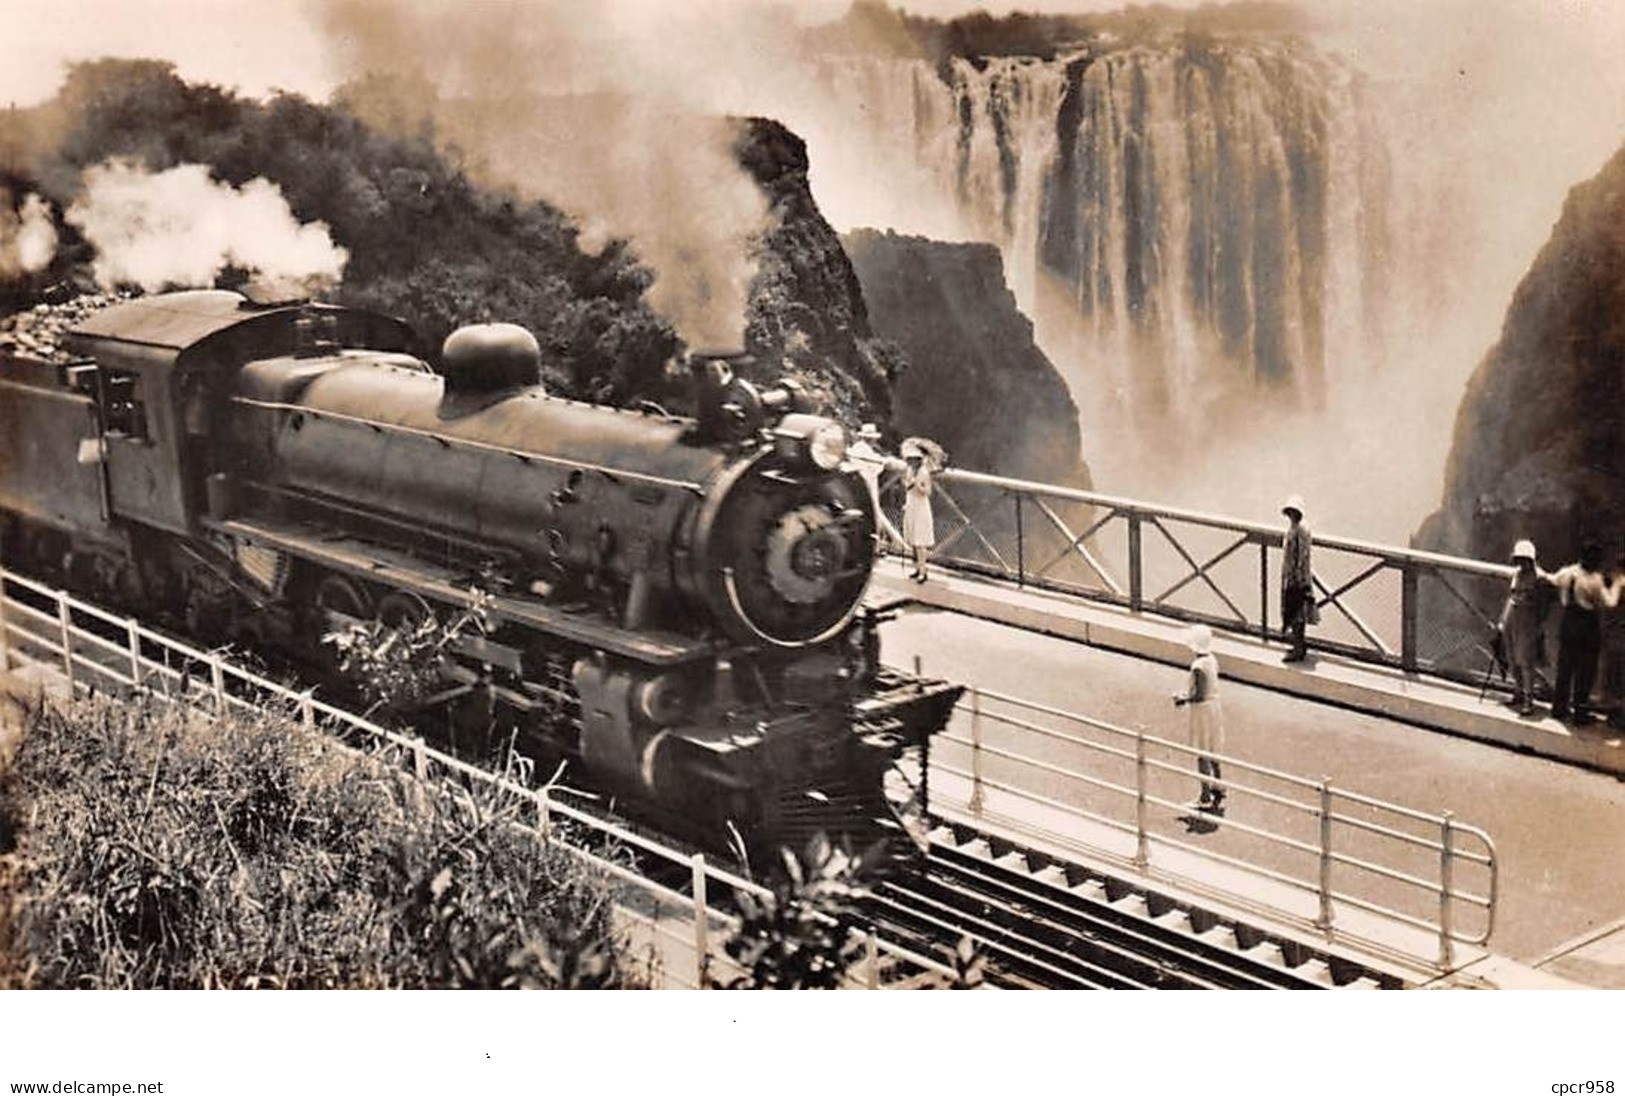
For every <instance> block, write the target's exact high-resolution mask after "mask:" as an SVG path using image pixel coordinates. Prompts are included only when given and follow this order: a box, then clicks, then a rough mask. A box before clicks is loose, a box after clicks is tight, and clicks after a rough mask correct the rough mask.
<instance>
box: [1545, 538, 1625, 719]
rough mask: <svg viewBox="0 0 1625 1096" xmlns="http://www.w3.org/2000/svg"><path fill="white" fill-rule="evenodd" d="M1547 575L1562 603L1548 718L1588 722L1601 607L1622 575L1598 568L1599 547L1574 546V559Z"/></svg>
mask: <svg viewBox="0 0 1625 1096" xmlns="http://www.w3.org/2000/svg"><path fill="white" fill-rule="evenodd" d="M1548 581H1550V582H1551V584H1552V585H1553V586H1555V587H1557V591H1558V596H1559V597H1560V598H1561V600H1562V603H1563V618H1562V622H1561V624H1560V626H1559V628H1558V633H1557V635H1558V647H1557V679H1556V681H1555V682H1554V683H1553V687H1552V718H1554V719H1560V720H1571V719H1572V721H1573V722H1574V723H1590V722H1591V721H1592V716H1591V713H1590V711H1589V710H1588V709H1589V706H1590V703H1591V686H1592V685H1593V684H1594V683H1595V681H1596V679H1597V655H1598V654H1599V653H1600V651H1601V649H1602V611H1603V610H1604V609H1615V608H1618V607H1619V594H1620V586H1621V583H1622V581H1625V580H1622V579H1621V577H1620V576H1618V575H1615V576H1614V577H1612V578H1609V577H1608V576H1607V575H1604V574H1603V573H1602V549H1601V547H1599V546H1598V545H1597V544H1596V543H1595V542H1592V541H1587V542H1586V543H1584V544H1582V545H1581V546H1580V559H1579V561H1578V562H1576V563H1571V564H1569V565H1568V566H1567V567H1562V568H1559V569H1558V570H1557V571H1556V572H1555V573H1553V574H1552V575H1551V576H1550V578H1549V579H1548Z"/></svg>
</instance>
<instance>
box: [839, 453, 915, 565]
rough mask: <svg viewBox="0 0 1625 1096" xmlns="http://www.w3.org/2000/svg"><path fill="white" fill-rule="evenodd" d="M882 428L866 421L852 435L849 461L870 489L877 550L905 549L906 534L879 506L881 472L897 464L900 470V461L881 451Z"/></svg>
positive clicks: (848, 455)
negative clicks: (904, 539) (873, 509)
mask: <svg viewBox="0 0 1625 1096" xmlns="http://www.w3.org/2000/svg"><path fill="white" fill-rule="evenodd" d="M879 446H880V428H879V427H878V426H876V425H875V424H874V423H872V422H866V423H864V424H863V425H862V426H860V427H859V428H858V431H857V433H856V434H855V435H854V436H853V441H852V444H850V445H848V446H847V447H846V455H847V460H848V461H849V462H850V463H851V465H852V467H853V468H854V469H855V470H856V471H857V473H858V475H860V476H862V477H863V482H864V483H865V484H866V485H868V488H869V500H870V502H872V503H873V504H874V508H875V532H876V537H877V541H878V543H877V545H876V547H877V548H878V549H881V550H884V549H885V548H888V547H895V548H901V547H903V534H902V532H901V531H900V530H899V529H898V528H897V526H896V525H894V524H892V520H891V518H889V517H887V516H886V511H885V510H884V509H882V508H881V505H880V476H881V473H883V472H886V471H888V470H891V469H892V465H893V464H894V463H897V464H898V468H897V469H896V470H898V471H901V464H900V462H894V460H893V458H891V457H888V456H887V455H886V454H885V453H883V452H882V451H881V450H880V448H879Z"/></svg>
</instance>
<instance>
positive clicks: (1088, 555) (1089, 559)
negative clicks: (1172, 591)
mask: <svg viewBox="0 0 1625 1096" xmlns="http://www.w3.org/2000/svg"><path fill="white" fill-rule="evenodd" d="M1032 501H1033V504H1034V505H1036V506H1037V507H1038V510H1039V512H1040V513H1042V514H1043V515H1044V516H1045V517H1046V518H1048V519H1049V520H1050V523H1051V524H1052V525H1054V526H1055V528H1057V529H1059V530H1060V531H1061V535H1062V536H1064V537H1066V538H1067V540H1068V541H1069V542H1070V543H1068V544H1067V546H1066V547H1065V548H1062V549H1061V550H1060V552H1058V553H1056V556H1055V558H1054V559H1052V560H1050V561H1049V562H1048V563H1046V564H1044V566H1042V567H1040V568H1039V569H1038V570H1037V571H1034V572H1033V574H1034V575H1035V576H1037V577H1039V578H1042V577H1043V576H1044V575H1046V574H1048V573H1049V570H1050V568H1051V567H1054V566H1055V565H1056V564H1057V563H1059V562H1061V561H1062V560H1063V559H1065V558H1066V557H1067V556H1069V555H1071V554H1072V552H1074V551H1076V552H1077V553H1078V555H1080V556H1082V557H1083V562H1084V563H1086V564H1087V565H1088V566H1089V569H1090V570H1091V571H1093V572H1094V573H1095V574H1096V575H1098V576H1099V577H1100V581H1101V582H1104V583H1105V584H1106V588H1107V589H1108V590H1110V591H1111V592H1112V593H1114V594H1116V595H1117V596H1118V597H1122V596H1123V588H1122V587H1121V586H1119V585H1118V584H1117V581H1116V580H1115V579H1113V578H1112V576H1111V575H1110V574H1109V573H1107V571H1106V567H1105V565H1104V564H1102V563H1101V562H1100V561H1099V560H1097V559H1096V558H1095V555H1094V553H1093V552H1091V551H1089V549H1087V548H1085V547H1084V546H1083V542H1084V541H1086V540H1088V539H1089V538H1090V537H1092V536H1094V535H1095V534H1096V533H1097V532H1099V531H1100V529H1101V528H1102V527H1103V526H1104V525H1105V524H1106V523H1107V522H1109V521H1111V520H1112V519H1113V518H1115V517H1117V516H1118V514H1119V513H1120V511H1118V510H1107V511H1106V516H1105V517H1103V518H1100V519H1099V520H1098V521H1096V522H1094V523H1093V524H1092V525H1090V526H1089V528H1087V529H1085V530H1084V531H1083V532H1082V533H1078V534H1074V533H1073V532H1072V529H1071V528H1070V527H1069V526H1068V525H1067V523H1066V522H1065V521H1064V520H1062V518H1061V515H1059V514H1057V513H1056V512H1055V511H1054V510H1052V509H1051V508H1050V507H1049V505H1048V504H1047V503H1045V502H1044V500H1043V499H1041V498H1039V497H1038V496H1037V495H1034V496H1032Z"/></svg>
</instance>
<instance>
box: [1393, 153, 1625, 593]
mask: <svg viewBox="0 0 1625 1096" xmlns="http://www.w3.org/2000/svg"><path fill="white" fill-rule="evenodd" d="M1622 437H1625V148H1622V149H1621V150H1620V151H1619V152H1618V153H1617V154H1616V155H1615V156H1614V157H1613V158H1612V159H1611V160H1610V161H1609V162H1608V163H1607V165H1606V166H1605V167H1604V168H1603V170H1602V171H1601V172H1600V173H1598V174H1597V175H1596V176H1595V177H1594V178H1592V179H1591V180H1590V181H1588V182H1586V183H1584V184H1582V185H1580V186H1577V187H1575V188H1574V189H1573V190H1572V191H1571V192H1570V193H1569V197H1568V201H1567V202H1566V203H1565V205H1564V207H1563V213H1562V216H1561V218H1560V219H1559V220H1558V222H1557V225H1556V227H1555V228H1554V229H1553V231H1552V235H1551V238H1550V239H1549V240H1548V241H1547V243H1546V245H1545V247H1544V248H1542V249H1541V252H1540V254H1539V255H1538V256H1537V257H1536V258H1535V260H1534V263H1533V265H1532V266H1531V267H1530V269H1529V272H1528V274H1527V275H1526V276H1525V277H1524V279H1523V281H1522V283H1521V284H1520V285H1519V286H1518V288H1517V292H1516V293H1515V294H1514V296H1513V298H1512V302H1511V305H1510V307H1509V308H1508V310H1507V314H1506V322H1505V325H1504V327H1503V328H1502V331H1501V336H1500V339H1499V341H1498V342H1496V344H1495V345H1494V346H1493V347H1492V348H1491V349H1490V351H1489V353H1488V354H1487V355H1485V357H1484V359H1483V361H1482V362H1481V363H1480V364H1479V366H1478V369H1477V371H1476V372H1475V373H1474V374H1473V377H1472V380H1471V381H1470V382H1469V384H1468V387H1467V393H1466V396H1465V398H1464V399H1463V401H1462V404H1461V409H1460V412H1459V413H1458V415H1457V417H1456V427H1455V438H1454V443H1453V447H1452V449H1451V453H1450V461H1449V468H1448V472H1447V476H1446V485H1445V493H1444V499H1443V503H1442V505H1441V507H1440V508H1439V510H1438V511H1437V512H1435V513H1434V514H1433V515H1432V516H1431V517H1429V518H1428V519H1427V521H1426V522H1425V523H1423V525H1422V527H1421V529H1420V530H1419V531H1418V532H1417V535H1416V538H1415V542H1416V543H1417V545H1418V546H1420V547H1424V548H1430V549H1435V550H1438V551H1445V552H1451V553H1456V554H1460V555H1468V556H1476V557H1479V558H1483V559H1495V560H1499V559H1504V558H1506V556H1507V554H1508V552H1509V551H1510V549H1511V547H1512V544H1513V542H1514V541H1515V540H1516V539H1518V538H1520V537H1530V538H1532V539H1533V540H1534V541H1535V543H1536V545H1537V547H1538V549H1539V551H1540V558H1541V561H1542V563H1543V564H1544V565H1545V566H1548V567H1553V566H1556V565H1558V564H1561V563H1564V562H1567V561H1569V560H1571V559H1573V558H1574V554H1575V551H1576V549H1577V548H1578V546H1579V543H1580V541H1581V540H1582V539H1585V538H1588V537H1589V538H1595V539H1596V540H1598V541H1599V542H1600V543H1601V544H1602V546H1603V548H1604V550H1605V551H1606V552H1607V553H1609V555H1608V559H1609V560H1610V561H1612V560H1613V558H1614V556H1615V554H1616V553H1618V552H1619V551H1620V550H1621V548H1622V546H1625V446H1621V444H1620V442H1621V439H1622Z"/></svg>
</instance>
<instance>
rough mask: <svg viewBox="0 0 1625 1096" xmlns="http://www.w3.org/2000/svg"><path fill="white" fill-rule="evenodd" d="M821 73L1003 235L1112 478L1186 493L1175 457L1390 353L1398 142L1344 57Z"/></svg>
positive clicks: (1102, 53)
mask: <svg viewBox="0 0 1625 1096" xmlns="http://www.w3.org/2000/svg"><path fill="white" fill-rule="evenodd" d="M822 64H823V73H824V78H825V83H826V86H827V88H828V91H829V94H830V96H831V98H832V99H833V100H835V101H836V102H837V103H840V104H842V105H843V106H844V107H845V113H847V115H848V116H849V117H863V118H865V119H867V128H868V129H869V133H870V136H871V137H872V138H873V140H874V142H875V144H876V147H877V148H880V147H886V146H888V145H889V147H887V148H886V151H887V152H888V153H889V154H891V155H892V156H893V157H896V156H897V155H898V154H900V153H901V154H903V158H905V159H909V160H911V161H912V163H911V164H910V165H909V174H910V175H911V176H912V177H911V178H906V179H903V180H900V181H899V187H900V188H904V189H906V190H909V191H910V192H911V193H912V194H913V196H914V197H915V199H916V201H918V202H922V203H924V204H931V201H930V200H934V201H935V203H936V204H937V205H939V206H942V207H946V208H949V209H951V210H952V211H953V213H954V215H955V217H956V218H957V225H958V231H959V232H960V233H961V234H962V235H964V236H967V237H971V238H977V239H984V240H991V241H993V242H996V243H998V244H999V245H1000V247H1001V248H1002V249H1003V252H1004V256H1005V265H1006V270H1007V273H1008V277H1009V279H1010V282H1011V288H1012V289H1013V290H1014V291H1015V293H1016V296H1017V299H1018V300H1019V301H1020V302H1021V304H1022V306H1023V308H1024V309H1025V310H1026V311H1027V312H1028V314H1029V315H1031V316H1032V317H1033V318H1034V320H1035V322H1036V324H1037V328H1038V333H1039V338H1040V341H1041V342H1042V344H1043V345H1044V348H1045V350H1046V351H1047V352H1048V353H1049V354H1050V356H1051V358H1052V359H1053V360H1055V361H1056V363H1057V364H1058V365H1059V366H1060V367H1061V368H1062V369H1063V370H1064V371H1066V372H1067V373H1068V379H1069V380H1070V381H1071V383H1072V385H1073V388H1074V391H1075V393H1076V395H1077V398H1078V402H1079V405H1080V407H1081V408H1082V410H1083V416H1084V424H1083V425H1084V430H1085V438H1086V443H1085V444H1086V449H1087V456H1088V458H1089V460H1090V462H1091V464H1092V466H1093V467H1094V468H1095V472H1096V477H1097V482H1099V483H1100V484H1101V485H1102V486H1103V487H1106V488H1108V489H1113V490H1121V491H1130V490H1133V491H1146V492H1158V493H1160V494H1161V495H1162V496H1163V497H1168V496H1170V495H1186V494H1190V493H1191V492H1190V491H1188V490H1182V489H1181V488H1182V487H1189V485H1190V483H1191V482H1192V481H1191V480H1190V477H1188V476H1182V475H1181V472H1180V470H1182V469H1183V470H1188V469H1189V468H1190V467H1191V466H1193V465H1200V464H1202V463H1203V462H1204V461H1207V462H1214V461H1221V460H1222V459H1223V456H1222V454H1224V453H1225V452H1226V451H1227V450H1234V448H1235V446H1236V445H1237V444H1238V440H1237V439H1238V435H1239V434H1245V433H1247V432H1251V433H1253V434H1255V435H1256V433H1257V432H1258V430H1259V429H1260V427H1263V428H1265V429H1269V428H1272V425H1273V424H1275V423H1277V422H1281V421H1285V420H1288V419H1294V418H1303V417H1305V416H1311V415H1315V414H1317V413H1321V412H1324V411H1325V410H1326V409H1327V408H1328V406H1336V405H1337V404H1338V403H1339V402H1340V400H1342V399H1343V398H1345V397H1346V396H1347V395H1348V394H1349V393H1358V392H1359V390H1360V389H1361V388H1362V386H1363V385H1364V384H1365V383H1366V382H1367V381H1368V380H1369V379H1370V378H1369V370H1371V369H1373V368H1374V365H1373V363H1376V362H1379V361H1381V360H1382V359H1383V357H1384V356H1385V352H1386V348H1385V347H1384V345H1383V337H1384V328H1385V322H1384V315H1385V311H1386V310H1387V298H1388V292H1387V287H1386V285H1385V278H1387V277H1388V273H1389V266H1390V249H1391V233H1390V230H1389V221H1388V210H1389V201H1388V189H1389V183H1388V156H1387V151H1386V145H1385V142H1384V140H1383V139H1382V137H1381V135H1380V133H1379V131H1378V128H1377V127H1376V125H1375V124H1374V123H1373V121H1372V119H1371V118H1370V116H1369V114H1370V112H1369V111H1367V110H1366V109H1365V107H1364V105H1363V102H1362V92H1361V86H1360V81H1359V79H1358V78H1357V76H1356V75H1355V74H1354V73H1353V72H1352V71H1350V69H1349V68H1348V67H1347V66H1345V65H1343V64H1341V63H1339V62H1337V61H1335V60H1332V59H1329V58H1327V57H1323V56H1320V55H1318V54H1315V53H1314V52H1313V51H1310V50H1308V49H1300V48H1298V47H1294V46H1290V45H1285V44H1281V43H1268V42H1263V41H1236V42H1221V41H1207V42H1204V43H1202V44H1199V45H1198V44H1191V43H1186V42H1175V43H1169V44H1162V45H1137V46H1132V47H1120V48H1108V49H1104V50H1102V49H1100V48H1098V47H1091V48H1090V49H1089V50H1086V51H1082V52H1079V53H1076V54H1073V55H1071V56H1061V57H1058V58H1056V59H1053V60H1039V59H1034V58H998V59H991V60H987V61H984V62H977V63H972V62H970V61H967V60H964V59H961V58H956V59H953V60H951V61H949V62H948V63H947V64H946V65H945V66H944V67H943V68H941V69H936V68H933V67H932V66H930V65H928V64H927V63H925V62H923V61H911V60H899V59H891V58H882V57H873V56H871V57H846V58H839V59H828V58H826V59H825V60H824V62H822ZM900 140H901V141H907V142H910V143H911V147H910V148H909V149H907V150H906V151H905V150H903V149H900V148H898V147H897V145H898V142H899V141H900ZM897 227H902V228H908V227H909V225H908V224H907V223H906V220H905V221H904V223H902V224H899V225H898V226H897ZM1270 492H1271V494H1273V493H1274V488H1271V489H1270ZM1248 501H1249V502H1251V500H1248Z"/></svg>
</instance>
